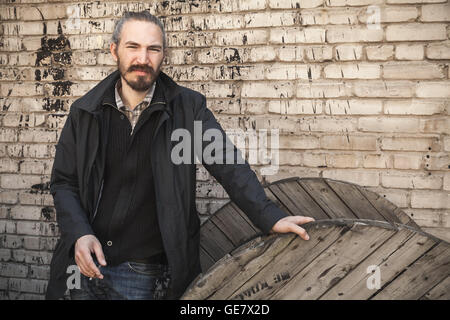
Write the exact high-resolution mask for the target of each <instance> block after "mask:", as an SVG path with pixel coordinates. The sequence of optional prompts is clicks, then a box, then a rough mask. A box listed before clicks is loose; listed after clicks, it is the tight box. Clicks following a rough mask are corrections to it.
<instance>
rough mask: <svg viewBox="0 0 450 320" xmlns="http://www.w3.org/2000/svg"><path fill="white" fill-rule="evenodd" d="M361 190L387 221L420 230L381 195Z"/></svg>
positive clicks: (360, 188)
mask: <svg viewBox="0 0 450 320" xmlns="http://www.w3.org/2000/svg"><path fill="white" fill-rule="evenodd" d="M359 190H360V191H361V193H362V194H364V196H365V197H366V198H367V200H369V201H370V203H371V204H372V205H373V206H374V207H375V208H376V209H377V210H378V212H380V213H381V214H382V215H383V216H384V217H385V218H386V219H387V220H389V221H391V220H392V222H394V223H401V224H405V225H409V226H411V227H414V228H417V229H420V228H419V226H418V225H417V224H416V223H415V222H414V221H413V220H412V219H411V218H410V217H409V216H408V215H407V214H406V213H404V212H403V211H402V210H400V209H399V208H397V206H395V205H394V204H393V203H391V202H390V201H388V200H386V199H385V198H384V197H382V196H381V195H379V194H377V193H375V192H372V191H369V190H367V189H364V188H362V187H359Z"/></svg>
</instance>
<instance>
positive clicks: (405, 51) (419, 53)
mask: <svg viewBox="0 0 450 320" xmlns="http://www.w3.org/2000/svg"><path fill="white" fill-rule="evenodd" d="M423 58H424V48H423V45H421V44H399V45H397V46H396V47H395V59H397V60H423Z"/></svg>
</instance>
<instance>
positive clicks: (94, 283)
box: [70, 259, 170, 300]
mask: <svg viewBox="0 0 450 320" xmlns="http://www.w3.org/2000/svg"><path fill="white" fill-rule="evenodd" d="M94 261H95V259H94ZM95 264H96V265H97V267H99V269H100V273H101V274H102V275H103V279H97V278H92V280H89V277H86V276H85V275H83V274H81V273H80V275H81V281H80V286H81V288H80V289H71V290H70V297H71V299H72V300H162V299H166V298H167V289H168V287H169V283H170V272H169V267H168V266H167V265H164V264H147V263H137V262H124V263H122V264H119V265H117V266H106V267H103V266H100V264H99V263H98V262H97V261H95Z"/></svg>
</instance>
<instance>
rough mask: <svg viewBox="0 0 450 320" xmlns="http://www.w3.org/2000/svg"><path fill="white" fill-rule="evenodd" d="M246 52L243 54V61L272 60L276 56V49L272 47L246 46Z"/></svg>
mask: <svg viewBox="0 0 450 320" xmlns="http://www.w3.org/2000/svg"><path fill="white" fill-rule="evenodd" d="M247 52H248V54H247V55H244V56H243V62H260V61H274V60H275V58H276V50H275V48H274V47H269V46H264V47H255V48H248V51H247ZM225 54H226V52H225Z"/></svg>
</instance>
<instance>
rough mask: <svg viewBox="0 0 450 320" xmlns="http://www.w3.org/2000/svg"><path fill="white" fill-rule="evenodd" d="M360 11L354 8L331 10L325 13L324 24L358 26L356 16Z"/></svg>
mask: <svg viewBox="0 0 450 320" xmlns="http://www.w3.org/2000/svg"><path fill="white" fill-rule="evenodd" d="M359 12H360V10H359V9H357V8H355V9H351V8H348V7H347V8H345V9H332V10H330V11H328V12H327V15H326V19H325V20H326V24H331V25H333V24H340V25H345V24H347V25H355V24H358V14H359Z"/></svg>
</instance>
